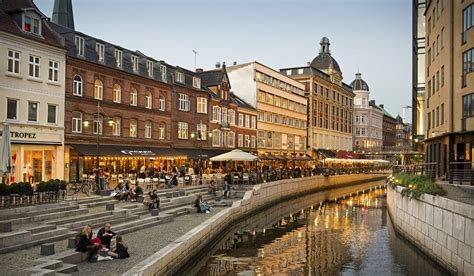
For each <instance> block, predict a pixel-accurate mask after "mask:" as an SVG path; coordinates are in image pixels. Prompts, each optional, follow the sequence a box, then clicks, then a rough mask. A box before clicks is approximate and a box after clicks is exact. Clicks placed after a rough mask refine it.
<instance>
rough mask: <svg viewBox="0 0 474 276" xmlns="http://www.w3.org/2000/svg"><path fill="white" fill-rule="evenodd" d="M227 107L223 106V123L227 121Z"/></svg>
mask: <svg viewBox="0 0 474 276" xmlns="http://www.w3.org/2000/svg"><path fill="white" fill-rule="evenodd" d="M227 119H228V118H227V108H225V107H223V108H222V117H221V120H222V122H223V123H227Z"/></svg>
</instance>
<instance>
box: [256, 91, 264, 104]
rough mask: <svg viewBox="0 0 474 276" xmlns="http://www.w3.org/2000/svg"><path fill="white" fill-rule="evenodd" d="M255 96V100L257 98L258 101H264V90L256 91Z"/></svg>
mask: <svg viewBox="0 0 474 276" xmlns="http://www.w3.org/2000/svg"><path fill="white" fill-rule="evenodd" d="M257 97H258V99H257V100H258V101H259V102H265V92H263V91H258V94H257Z"/></svg>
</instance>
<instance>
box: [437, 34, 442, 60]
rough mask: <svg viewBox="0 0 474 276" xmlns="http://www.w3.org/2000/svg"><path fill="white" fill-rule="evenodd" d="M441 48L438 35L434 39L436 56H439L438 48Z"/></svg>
mask: <svg viewBox="0 0 474 276" xmlns="http://www.w3.org/2000/svg"><path fill="white" fill-rule="evenodd" d="M440 47H441V43H440V42H439V35H438V36H437V37H436V55H438V54H439V48H440Z"/></svg>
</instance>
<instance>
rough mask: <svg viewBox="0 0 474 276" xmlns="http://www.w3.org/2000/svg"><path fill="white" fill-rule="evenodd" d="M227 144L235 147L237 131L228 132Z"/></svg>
mask: <svg viewBox="0 0 474 276" xmlns="http://www.w3.org/2000/svg"><path fill="white" fill-rule="evenodd" d="M227 146H228V147H229V148H235V132H232V131H230V132H228V133H227Z"/></svg>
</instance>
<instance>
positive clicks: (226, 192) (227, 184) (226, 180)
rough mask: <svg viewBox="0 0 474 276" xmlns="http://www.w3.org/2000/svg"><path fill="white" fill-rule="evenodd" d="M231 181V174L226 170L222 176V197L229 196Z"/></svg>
mask: <svg viewBox="0 0 474 276" xmlns="http://www.w3.org/2000/svg"><path fill="white" fill-rule="evenodd" d="M231 182H232V176H231V174H230V173H229V172H228V173H227V174H226V175H225V176H224V197H225V198H229V197H230V190H231Z"/></svg>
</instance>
